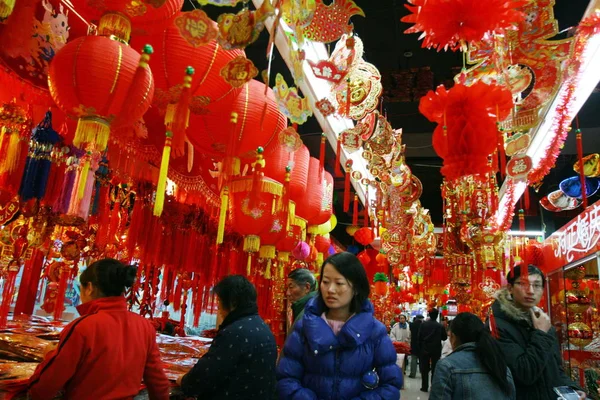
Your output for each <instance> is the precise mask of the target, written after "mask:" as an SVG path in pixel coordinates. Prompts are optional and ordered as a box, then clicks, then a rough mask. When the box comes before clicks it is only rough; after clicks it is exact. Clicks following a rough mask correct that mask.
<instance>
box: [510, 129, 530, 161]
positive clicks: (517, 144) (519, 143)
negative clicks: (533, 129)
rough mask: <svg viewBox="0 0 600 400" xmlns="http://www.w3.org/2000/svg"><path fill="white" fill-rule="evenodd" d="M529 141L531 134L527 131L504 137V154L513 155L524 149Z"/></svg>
mask: <svg viewBox="0 0 600 400" xmlns="http://www.w3.org/2000/svg"><path fill="white" fill-rule="evenodd" d="M530 142H531V136H529V134H527V133H516V134H514V135H512V136H511V137H509V138H508V139H506V141H505V143H506V155H507V156H509V157H512V156H514V155H515V154H517V153H518V152H520V151H522V150H525V149H526V148H527V147H528V146H529V143H530Z"/></svg>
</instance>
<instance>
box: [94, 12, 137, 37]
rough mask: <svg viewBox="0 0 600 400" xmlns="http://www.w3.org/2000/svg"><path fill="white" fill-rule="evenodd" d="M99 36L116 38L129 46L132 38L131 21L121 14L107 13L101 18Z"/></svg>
mask: <svg viewBox="0 0 600 400" xmlns="http://www.w3.org/2000/svg"><path fill="white" fill-rule="evenodd" d="M98 36H106V37H111V36H114V37H116V38H117V39H119V41H121V42H123V43H125V44H127V43H129V39H130V38H131V21H130V20H129V18H127V16H125V15H123V14H121V13H118V12H114V11H109V12H106V13H104V14H103V15H102V17H100V22H99V23H98Z"/></svg>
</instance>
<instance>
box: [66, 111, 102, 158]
mask: <svg viewBox="0 0 600 400" xmlns="http://www.w3.org/2000/svg"><path fill="white" fill-rule="evenodd" d="M109 136H110V125H109V124H108V122H106V121H105V120H103V119H100V118H95V117H91V118H80V119H79V120H78V121H77V130H76V131H75V139H73V144H74V145H75V146H77V147H81V146H82V145H83V144H84V143H92V144H94V145H95V147H96V150H98V151H104V150H106V146H107V145H108V138H109Z"/></svg>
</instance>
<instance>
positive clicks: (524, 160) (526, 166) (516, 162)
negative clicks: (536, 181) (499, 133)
mask: <svg viewBox="0 0 600 400" xmlns="http://www.w3.org/2000/svg"><path fill="white" fill-rule="evenodd" d="M531 166H532V163H531V157H529V156H517V157H513V158H511V160H510V161H509V162H508V164H507V165H506V174H507V175H508V176H510V177H511V178H512V179H513V180H525V179H527V174H528V173H529V171H530V170H531Z"/></svg>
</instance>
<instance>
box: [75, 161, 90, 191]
mask: <svg viewBox="0 0 600 400" xmlns="http://www.w3.org/2000/svg"><path fill="white" fill-rule="evenodd" d="M90 158H91V153H90V152H89V151H88V153H87V155H86V156H85V161H84V163H83V167H82V168H81V175H80V177H79V186H78V187H77V199H78V200H81V199H83V195H84V194H85V186H86V184H87V180H88V173H89V172H90Z"/></svg>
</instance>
